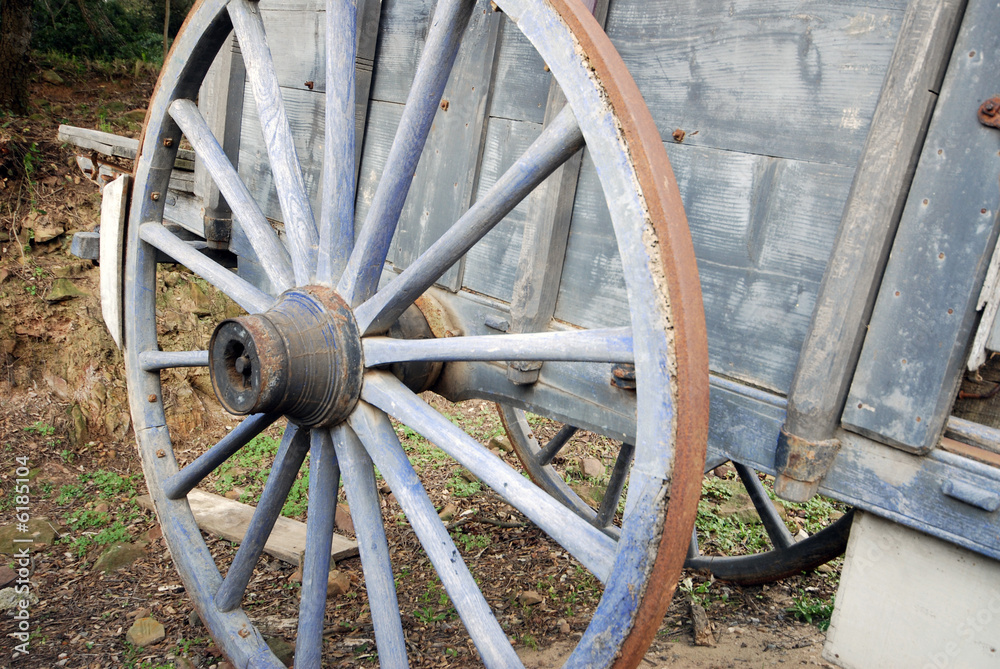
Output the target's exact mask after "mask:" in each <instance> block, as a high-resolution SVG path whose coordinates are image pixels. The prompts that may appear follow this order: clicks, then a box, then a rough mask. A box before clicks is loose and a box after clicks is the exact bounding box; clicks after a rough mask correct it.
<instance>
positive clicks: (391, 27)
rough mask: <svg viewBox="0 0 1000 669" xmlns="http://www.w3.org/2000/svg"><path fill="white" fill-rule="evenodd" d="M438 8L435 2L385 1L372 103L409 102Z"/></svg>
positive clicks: (376, 58) (376, 52)
mask: <svg viewBox="0 0 1000 669" xmlns="http://www.w3.org/2000/svg"><path fill="white" fill-rule="evenodd" d="M435 4H436V3H435V2H434V0H383V2H382V17H381V20H380V21H379V29H378V48H377V49H376V51H375V70H374V76H373V79H372V94H371V97H372V100H380V101H383V102H398V103H403V102H406V94H407V92H408V91H409V90H410V84H411V83H412V82H413V75H414V73H415V72H416V71H417V63H418V62H419V61H420V53H421V52H422V51H423V49H424V41H425V40H426V39H427V29H428V27H429V25H428V24H429V23H430V17H431V15H432V14H433V13H434V6H435Z"/></svg>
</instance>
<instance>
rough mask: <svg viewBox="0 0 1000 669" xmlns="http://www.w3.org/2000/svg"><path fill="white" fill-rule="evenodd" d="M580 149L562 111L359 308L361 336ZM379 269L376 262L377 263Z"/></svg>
mask: <svg viewBox="0 0 1000 669" xmlns="http://www.w3.org/2000/svg"><path fill="white" fill-rule="evenodd" d="M582 147H583V135H582V134H581V132H580V127H579V125H578V124H577V122H576V117H574V116H573V112H572V111H571V110H570V109H569V108H568V107H567V108H565V109H563V111H561V112H560V113H559V115H558V116H557V117H556V118H555V119H554V120H553V121H552V123H551V124H550V125H549V126H547V127H546V128H545V130H543V131H542V134H541V135H539V137H538V139H536V140H535V141H534V143H532V145H531V146H530V147H528V150H527V151H525V152H524V154H523V155H522V156H521V157H520V158H518V159H517V161H516V162H515V163H514V164H513V165H512V166H511V167H510V169H508V170H507V171H506V172H504V174H503V175H502V176H501V177H500V178H499V179H498V180H497V182H496V183H495V184H493V186H492V187H491V188H490V189H489V191H488V192H487V193H486V195H485V196H484V197H482V198H481V199H479V200H478V201H477V202H476V203H475V204H474V205H472V207H471V208H470V209H469V210H468V211H467V212H466V213H465V214H463V215H462V217H461V218H460V219H459V220H458V221H457V222H456V223H455V224H454V225H453V226H452V227H451V228H449V229H448V231H447V232H446V233H445V234H444V235H442V236H441V238H440V239H438V240H437V241H436V242H435V243H434V244H432V245H431V247H430V248H429V249H427V251H425V252H424V253H423V254H421V255H420V257H418V258H417V259H416V260H415V261H414V262H413V264H411V265H410V266H409V267H407V268H406V269H405V270H404V271H403V273H402V274H401V275H400V276H399V277H397V278H396V279H395V280H394V281H393V282H392V283H390V284H389V285H388V286H386V287H385V288H383V289H382V290H381V291H379V292H378V293H376V294H375V295H374V296H373V297H372V298H371V299H370V300H368V301H367V302H365V303H364V304H362V305H360V306H359V307H358V308H357V310H356V312H355V316H356V318H357V319H358V327H359V328H360V329H361V331H362V332H367V333H372V332H382V331H384V330H385V329H386V328H387V327H389V326H390V325H391V324H392V323H393V322H395V320H396V319H397V318H399V315H400V314H402V313H403V311H404V310H406V308H407V307H408V306H409V305H410V304H412V303H413V300H415V299H416V298H417V297H419V296H420V295H421V294H422V293H423V292H424V291H425V290H427V289H428V288H430V287H431V286H432V285H433V284H434V282H435V281H436V280H437V279H438V277H440V276H441V275H442V274H444V273H445V271H447V269H448V268H449V267H451V266H452V265H454V264H455V263H456V262H457V261H458V260H459V258H461V257H462V256H463V255H465V253H466V252H467V251H468V250H469V249H471V248H472V247H473V246H474V245H475V244H476V242H478V241H479V240H480V239H482V238H483V237H484V236H485V235H486V233H488V232H489V231H490V230H492V229H493V228H494V227H495V226H496V224H497V223H499V222H500V221H502V220H503V218H504V216H506V215H507V214H509V213H510V211H511V210H512V209H513V208H514V207H516V206H517V204H518V203H519V202H521V200H523V199H524V198H525V197H527V196H528V194H529V193H531V191H532V190H534V189H535V188H536V187H537V186H538V184H540V183H541V182H542V181H543V180H544V179H545V178H546V177H547V176H549V175H550V174H552V172H553V171H554V170H555V169H556V168H558V167H559V166H560V165H562V164H563V163H564V162H566V161H567V160H568V159H569V158H570V156H572V155H573V154H574V153H576V152H577V151H579V150H580V149H581V148H582ZM379 268H381V263H380V264H379Z"/></svg>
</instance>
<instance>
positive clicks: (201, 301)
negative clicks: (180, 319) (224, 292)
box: [188, 281, 212, 316]
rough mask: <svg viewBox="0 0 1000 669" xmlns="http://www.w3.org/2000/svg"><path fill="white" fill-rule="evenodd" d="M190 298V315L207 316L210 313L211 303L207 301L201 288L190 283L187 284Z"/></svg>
mask: <svg viewBox="0 0 1000 669" xmlns="http://www.w3.org/2000/svg"><path fill="white" fill-rule="evenodd" d="M188 286H189V290H190V297H191V305H192V306H191V313H193V314H194V315H195V316H209V315H211V313H212V303H211V302H210V301H209V299H208V295H206V294H205V291H204V290H202V288H201V286H199V285H198V284H197V283H195V282H194V281H192V282H191V283H189V284H188Z"/></svg>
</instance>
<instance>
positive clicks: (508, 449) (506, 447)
mask: <svg viewBox="0 0 1000 669" xmlns="http://www.w3.org/2000/svg"><path fill="white" fill-rule="evenodd" d="M489 446H490V448H499V449H500V450H501V451H503V452H504V453H513V452H514V447H513V446H512V445H511V443H510V439H508V438H507V437H493V438H492V439H490V444H489Z"/></svg>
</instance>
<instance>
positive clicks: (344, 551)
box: [139, 488, 358, 565]
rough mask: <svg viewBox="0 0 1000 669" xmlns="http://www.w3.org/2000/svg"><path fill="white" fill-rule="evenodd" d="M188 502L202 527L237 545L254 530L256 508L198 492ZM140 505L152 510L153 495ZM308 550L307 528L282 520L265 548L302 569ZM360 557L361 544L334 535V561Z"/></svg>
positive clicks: (147, 496) (144, 499)
mask: <svg viewBox="0 0 1000 669" xmlns="http://www.w3.org/2000/svg"><path fill="white" fill-rule="evenodd" d="M187 500H188V504H190V505H191V511H192V512H193V513H194V519H195V521H196V522H197V523H198V527H200V528H201V529H203V530H205V531H206V532H211V533H212V534H214V535H216V536H220V537H222V538H223V539H228V540H229V541H235V542H237V543H239V542H241V541H243V536H244V535H245V534H246V531H247V527H249V526H250V518H251V517H252V516H253V511H254V507H252V506H250V505H249V504H242V503H240V502H237V501H234V500H231V499H227V498H225V497H222V496H221V495H213V494H212V493H210V492H205V491H204V490H199V489H198V488H195V489H194V490H192V491H191V492H189V493H188V496H187ZM139 505H140V506H142V507H143V508H144V509H150V510H152V508H153V500H152V499H151V498H150V496H149V495H142V496H141V497H139ZM305 550H306V524H305V523H302V522H299V521H297V520H292V519H291V518H285V517H284V516H279V517H278V520H277V522H276V523H275V524H274V529H273V530H271V536H270V537H268V539H267V543H266V544H264V552H265V553H268V554H269V555H273V556H274V557H276V558H278V559H279V560H281V561H283V562H287V563H289V564H294V565H298V564H299V556H300V555H301V554H302V553H303V552H304V551H305ZM357 554H358V542H357V541H354V540H352V539H348V538H346V537H342V536H339V535H337V534H334V535H333V545H332V546H331V550H330V557H331V558H332V559H333V560H335V561H336V560H343V559H345V558H349V557H354V556H356V555H357Z"/></svg>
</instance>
